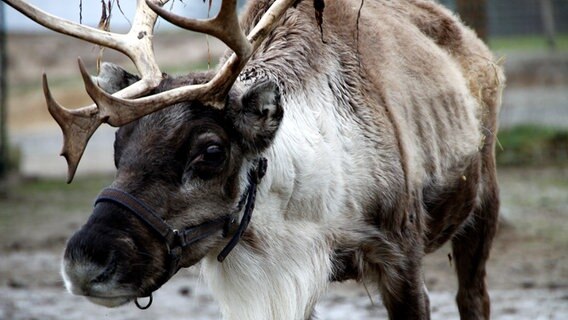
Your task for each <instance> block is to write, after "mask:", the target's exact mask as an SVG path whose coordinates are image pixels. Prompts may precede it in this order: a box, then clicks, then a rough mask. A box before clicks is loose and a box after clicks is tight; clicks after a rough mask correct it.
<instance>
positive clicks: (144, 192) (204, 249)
mask: <svg viewBox="0 0 568 320" xmlns="http://www.w3.org/2000/svg"><path fill="white" fill-rule="evenodd" d="M105 68H106V69H105ZM105 70H106V71H105ZM131 77H132V76H131V75H128V74H126V73H125V72H124V71H122V70H120V69H117V68H116V67H114V66H109V65H106V66H105V67H103V74H102V75H101V81H100V83H102V84H103V88H105V89H106V88H115V87H116V86H117V83H121V84H120V85H119V86H118V87H122V86H125V85H128V84H129V83H128V82H129V81H130V80H128V79H133V80H132V81H135V80H136V78H131ZM207 77H208V75H206V74H193V75H189V76H187V77H183V78H175V79H174V78H167V79H166V80H165V81H164V83H163V84H162V86H161V87H160V89H159V90H167V89H169V88H173V87H179V86H181V85H184V84H189V83H197V82H202V81H203V80H205V79H207ZM125 80H127V81H125ZM122 83H124V84H122ZM105 86H106V87H105ZM107 90H109V91H114V90H115V89H107ZM282 116H283V111H282V107H281V105H280V96H279V93H278V88H277V87H276V85H275V84H273V83H271V82H261V83H257V84H255V85H252V86H251V87H250V88H249V89H248V90H247V91H246V92H245V93H244V94H242V93H241V92H240V90H238V89H233V91H232V92H231V93H230V94H229V96H228V98H227V105H226V108H225V109H224V110H216V109H213V108H211V107H209V106H204V105H202V104H200V103H198V102H193V103H184V104H179V105H176V106H172V107H169V108H166V109H165V110H162V111H160V112H157V113H154V114H151V115H148V116H146V117H144V118H142V119H140V120H138V121H136V122H134V123H131V124H129V125H126V126H124V127H122V128H120V129H119V130H118V131H117V133H116V140H115V143H114V149H115V164H116V167H117V174H116V179H115V181H114V182H113V184H112V186H111V187H113V188H116V189H120V190H123V191H125V192H128V193H130V194H131V195H133V196H135V197H136V198H138V199H139V200H141V201H143V202H144V203H145V204H146V205H148V206H149V207H151V208H152V209H153V210H154V211H155V212H156V213H157V214H158V215H159V216H160V217H161V218H162V219H164V220H165V221H166V222H167V223H168V224H170V225H171V226H173V227H174V228H177V229H183V228H185V227H191V226H196V225H199V224H201V223H204V222H207V221H211V220H214V219H216V218H219V217H221V216H224V215H227V214H229V213H230V212H232V211H233V210H234V208H235V207H236V205H237V203H238V201H239V198H240V195H241V193H242V192H243V190H242V189H243V186H244V184H246V180H245V179H246V178H245V177H246V172H247V170H248V167H249V166H250V162H251V160H252V159H254V158H255V157H256V156H258V155H259V153H260V152H262V151H264V149H266V148H267V147H268V146H269V145H270V143H271V142H272V140H273V138H274V136H275V134H276V131H277V129H278V126H279V124H280V121H281V120H282ZM243 180H245V181H243ZM226 241H227V240H226V239H225V238H223V236H222V230H219V231H218V232H217V233H215V234H214V235H212V236H210V237H207V238H205V239H203V240H200V241H198V242H197V243H195V244H193V245H192V246H190V247H189V248H186V250H185V251H184V252H183V254H182V259H181V266H183V267H187V266H191V265H193V264H195V263H196V262H198V261H199V260H200V259H202V258H203V257H204V256H205V255H206V254H207V253H209V252H211V251H215V253H217V252H218V251H219V250H220V248H222V246H224V245H225V243H226ZM167 255H168V250H167V246H166V245H165V243H164V241H163V240H162V239H161V238H160V237H159V236H158V235H157V234H156V233H155V232H154V231H153V230H152V229H150V228H148V226H146V225H145V224H144V223H143V222H142V221H141V220H140V219H139V218H138V217H137V216H135V215H134V214H132V213H131V212H129V211H128V210H126V209H125V208H123V207H122V206H120V205H118V204H115V203H112V202H101V203H99V204H98V205H97V206H96V207H95V210H94V212H93V214H92V216H91V217H90V219H89V220H88V221H87V223H86V224H85V225H84V226H83V227H82V228H81V229H80V230H79V231H78V232H76V233H75V234H74V235H73V236H72V237H71V239H70V240H69V242H68V245H67V248H66V250H65V255H64V260H63V266H62V274H63V278H64V280H65V283H66V286H67V288H68V289H69V291H71V292H72V293H74V294H78V295H84V296H87V297H88V298H89V299H90V300H91V301H93V302H95V303H98V304H102V305H105V306H109V307H113V306H118V305H121V304H124V303H126V302H128V301H131V300H132V299H134V298H136V297H142V296H147V295H149V294H150V293H151V292H152V291H154V290H156V289H157V288H158V287H159V286H161V285H162V284H163V282H164V281H166V280H167V278H164V274H165V273H167V272H166V270H165V269H166V267H167V266H166V259H167Z"/></svg>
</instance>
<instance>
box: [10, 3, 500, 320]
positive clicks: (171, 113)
mask: <svg viewBox="0 0 568 320" xmlns="http://www.w3.org/2000/svg"><path fill="white" fill-rule="evenodd" d="M4 1H5V2H6V3H8V4H10V5H11V6H13V7H15V8H17V9H18V10H20V11H21V12H23V13H24V14H25V15H27V16H28V17H30V18H31V19H33V20H35V21H36V22H38V23H40V24H42V25H44V26H46V27H48V28H51V29H53V30H55V31H57V32H60V33H64V34H68V35H71V36H74V37H77V38H80V39H83V40H87V41H89V42H92V43H96V44H99V45H102V46H106V47H110V48H113V49H116V50H119V51H121V52H123V53H125V54H126V55H128V56H129V57H130V58H131V59H132V61H133V62H134V64H135V65H136V67H137V69H138V71H139V73H140V75H132V74H129V73H127V72H126V71H124V70H122V69H121V68H120V67H118V66H115V65H111V64H105V65H103V68H102V72H101V73H100V74H99V75H98V76H97V77H91V76H90V75H89V74H88V72H87V71H86V68H85V67H84V65H83V64H82V62H80V63H79V65H80V70H81V73H82V75H83V79H84V81H85V84H86V90H87V92H88V93H89V95H90V96H91V98H92V99H93V100H94V102H95V105H91V106H87V107H83V108H81V109H76V110H68V109H65V108H63V107H62V106H60V105H59V104H58V103H57V102H56V101H55V100H54V98H53V97H52V95H51V93H50V91H49V87H48V85H47V79H46V77H45V75H44V91H45V95H46V99H47V104H48V108H49V110H50V112H51V114H52V115H53V117H54V118H55V119H56V120H57V122H58V123H59V125H60V126H61V128H62V130H63V133H64V140H65V141H64V148H63V152H62V154H63V155H64V156H65V157H66V159H67V162H68V164H69V176H68V180H69V182H70V181H71V179H72V178H73V175H74V174H75V171H76V169H77V165H78V162H79V159H80V158H81V155H82V153H83V150H84V148H85V145H86V143H87V141H88V139H89V137H90V136H91V134H92V133H93V132H94V131H95V130H96V128H97V127H98V126H99V125H100V124H102V123H108V124H110V125H112V126H116V127H120V128H119V129H118V131H117V132H116V140H115V142H114V159H115V164H116V169H117V172H116V177H115V180H114V182H113V183H112V185H111V186H110V187H109V188H107V189H105V190H103V191H102V193H101V194H100V195H99V197H98V198H97V200H96V205H95V207H94V211H93V213H92V215H91V217H90V218H89V220H88V221H87V223H86V224H85V225H84V226H83V227H82V228H81V229H80V230H78V231H77V232H76V233H75V234H74V235H73V236H72V237H71V238H70V239H69V241H68V243H67V247H66V249H65V253H64V258H63V262H62V275H63V279H64V281H65V286H66V287H67V289H68V290H69V291H70V292H71V293H73V294H76V295H82V296H85V297H87V298H88V299H89V300H91V301H92V302H94V303H97V304H100V305H104V306H107V307H115V306H119V305H123V304H125V303H127V302H130V301H133V300H134V301H136V299H137V298H139V297H147V296H150V297H151V294H152V292H154V291H156V290H157V289H158V288H160V286H162V285H163V284H164V283H165V282H167V281H168V280H169V279H170V278H171V277H172V276H173V275H174V274H175V273H176V272H177V271H178V270H179V269H180V268H185V267H190V266H192V265H194V264H196V263H198V262H201V269H202V273H203V274H204V276H205V279H206V280H207V282H208V284H209V286H210V287H211V290H212V291H213V292H214V294H215V296H216V298H217V300H218V301H219V303H220V305H221V310H222V313H223V315H224V318H226V319H308V318H311V317H313V315H314V308H315V305H316V303H317V301H318V298H319V297H320V296H321V295H322V294H323V293H324V292H325V290H326V287H327V286H328V284H329V283H330V282H332V281H345V280H348V279H354V280H357V281H364V282H365V283H367V284H373V285H374V286H376V288H377V289H378V291H379V292H380V294H381V296H382V299H383V302H384V305H385V307H386V309H387V310H388V314H389V318H390V319H428V318H429V300H428V296H427V290H426V287H425V284H424V276H423V274H422V271H421V263H422V262H421V261H422V257H423V256H424V255H425V254H426V253H430V252H432V251H434V250H436V249H438V248H439V247H440V246H441V245H442V244H444V243H445V242H447V241H451V243H452V250H453V251H452V252H453V258H454V264H455V268H456V272H457V276H458V281H459V289H458V293H457V298H456V300H457V304H458V307H459V312H460V317H461V319H488V318H489V317H490V302H489V295H488V292H487V287H486V284H485V273H486V269H485V264H486V261H487V259H488V256H489V251H490V247H491V242H492V239H493V237H494V234H495V231H496V226H497V216H498V210H499V196H498V186H497V180H496V173H495V159H494V145H495V134H496V131H497V115H498V111H499V107H500V99H501V92H502V87H503V79H504V78H503V74H502V70H501V69H500V67H498V66H496V64H495V63H494V62H493V60H494V58H493V56H492V54H491V53H490V51H489V50H488V49H487V47H486V46H485V45H484V44H483V43H482V42H481V41H480V40H479V39H478V38H477V37H476V35H475V34H474V32H472V31H471V30H470V29H468V28H467V27H465V26H463V25H462V24H461V23H460V22H459V20H458V19H457V18H456V17H454V16H453V15H452V14H451V13H450V12H449V11H448V10H446V9H444V8H443V7H441V6H440V5H438V4H436V3H435V2H433V1H428V0H405V1H402V0H397V1H394V0H367V1H364V2H363V1H360V2H359V1H349V0H335V1H329V0H328V1H325V2H324V4H325V8H324V9H323V10H322V8H321V7H317V8H314V4H319V5H321V4H322V2H321V1H315V2H312V1H301V0H300V1H298V0H254V1H249V3H248V4H247V7H246V10H245V12H244V14H243V15H242V17H241V20H240V22H239V19H238V18H237V14H236V0H225V1H223V3H222V7H221V10H220V13H219V15H218V16H217V17H216V18H214V19H211V20H206V21H197V20H192V19H187V18H183V17H179V16H176V15H174V14H172V13H171V12H169V11H167V10H164V9H163V8H162V5H163V4H164V3H165V2H167V1H166V0H162V1H158V0H147V1H143V0H138V4H137V13H136V16H135V19H134V21H133V23H132V29H131V30H130V32H128V33H127V34H113V33H109V32H106V31H101V30H97V29H92V28H89V27H86V26H81V25H77V24H74V23H71V22H68V21H64V20H61V19H58V18H55V17H52V16H50V15H48V14H46V13H44V12H42V11H40V10H38V9H36V8H34V7H32V6H30V5H28V4H26V3H25V2H22V1H20V0H4ZM320 14H322V15H321V16H320ZM158 16H161V17H163V18H164V19H166V20H168V21H171V22H172V23H174V24H176V25H178V26H181V27H183V28H186V29H189V30H195V31H199V32H204V33H207V34H211V35H213V36H215V37H218V38H219V39H221V40H222V41H224V42H225V43H226V44H227V46H228V47H229V48H230V50H228V52H227V54H226V55H225V56H224V57H223V58H222V59H221V67H219V69H218V70H217V72H191V73H189V74H187V75H183V76H177V77H176V76H170V75H166V74H162V72H161V71H160V69H159V67H158V66H157V64H156V62H155V59H154V55H153V51H152V42H151V41H152V37H153V27H154V24H155V22H156V19H157V17H158ZM318 21H319V22H318ZM320 27H321V28H320ZM180 54H183V53H182V52H180ZM253 210H254V214H253ZM141 307H142V306H141Z"/></svg>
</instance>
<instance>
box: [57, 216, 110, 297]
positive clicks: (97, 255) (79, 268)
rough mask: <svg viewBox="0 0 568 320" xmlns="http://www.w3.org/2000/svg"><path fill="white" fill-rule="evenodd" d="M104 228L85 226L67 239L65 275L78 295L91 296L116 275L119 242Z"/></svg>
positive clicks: (67, 281) (69, 287)
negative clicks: (109, 235)
mask: <svg viewBox="0 0 568 320" xmlns="http://www.w3.org/2000/svg"><path fill="white" fill-rule="evenodd" d="M104 231H105V229H104V228H101V227H97V226H91V227H87V226H85V227H83V228H82V229H81V230H79V231H77V232H76V233H75V234H74V235H73V236H72V237H71V239H69V241H68V242H67V247H66V249H65V253H64V256H63V264H62V276H63V279H64V281H65V285H66V287H67V289H68V290H69V291H71V292H72V293H74V294H78V295H90V294H91V293H92V291H93V289H96V288H100V287H101V286H104V285H105V284H106V283H109V282H111V281H112V279H113V278H114V276H115V275H116V272H117V263H118V258H117V254H116V251H115V249H114V248H115V245H114V244H113V242H112V239H109V237H108V236H107V235H105V232H104Z"/></svg>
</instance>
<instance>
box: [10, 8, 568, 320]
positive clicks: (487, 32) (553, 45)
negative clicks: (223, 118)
mask: <svg viewBox="0 0 568 320" xmlns="http://www.w3.org/2000/svg"><path fill="white" fill-rule="evenodd" d="M304 1H307V0H304ZM327 1H332V0H327ZM29 2H30V3H32V4H35V5H37V6H39V7H41V8H44V9H45V10H46V11H48V12H50V13H53V14H55V15H57V16H61V17H65V18H66V19H70V20H73V21H77V22H79V21H81V22H82V23H84V24H87V25H91V26H96V25H97V23H98V20H99V17H100V12H101V1H100V0H82V1H81V0H67V1H64V2H63V1H56V0H35V1H29ZM111 2H113V3H114V1H111ZM245 2H246V1H240V4H241V5H242V4H244V3H245ZM354 2H357V1H356V0H354ZM440 2H441V3H443V4H444V5H446V6H447V7H448V8H450V9H451V10H452V11H454V12H455V13H456V14H457V15H459V16H460V17H461V19H462V20H463V21H464V22H465V23H466V24H467V25H469V26H471V27H472V28H474V29H475V30H476V32H477V33H478V34H479V36H480V37H481V38H483V39H484V40H485V41H486V42H487V43H488V44H489V46H490V47H491V49H492V50H493V51H494V52H495V57H496V61H499V63H502V64H503V65H504V67H505V71H506V76H507V87H506V89H505V94H504V98H503V107H502V112H501V117H500V124H501V125H500V127H501V129H500V133H499V135H498V137H499V146H498V150H497V158H498V163H499V180H500V184H501V196H502V210H501V217H502V219H501V227H500V230H499V233H498V236H497V239H496V240H495V245H494V249H493V252H492V258H491V260H490V263H489V266H488V273H489V274H488V282H489V287H490V289H491V296H492V301H493V308H492V314H493V318H495V319H568V220H567V218H568V0H515V1H510V0H440ZM134 4H135V1H133V0H122V1H121V2H120V7H119V6H118V5H117V3H115V5H114V6H113V11H112V15H113V19H112V22H111V27H112V29H113V30H114V31H124V30H127V29H128V27H129V23H130V19H131V18H132V13H133V9H134ZM218 5H219V1H214V2H213V6H212V8H211V9H209V8H208V6H207V4H206V3H204V1H202V0H184V1H183V2H181V1H176V2H174V3H173V7H172V10H174V11H176V12H177V13H179V14H182V15H187V16H194V17H200V18H203V17H207V16H208V15H209V16H213V15H214V14H215V13H216V11H217V10H218ZM157 33H158V36H157V37H156V40H155V49H156V55H157V58H158V61H159V63H160V65H161V66H162V67H163V70H165V71H166V72H169V73H184V72H187V71H189V70H195V69H207V68H210V67H214V65H215V63H216V61H217V59H218V57H219V55H220V54H221V53H222V52H223V50H224V46H223V45H222V44H220V43H219V42H218V41H217V40H215V39H213V38H210V37H209V38H206V37H203V36H200V35H197V34H194V33H191V32H183V31H180V30H178V29H176V28H175V27H173V26H171V25H169V24H168V23H166V22H164V21H161V22H160V23H159V25H158V31H157ZM98 52H99V50H98V48H96V47H95V46H93V45H90V44H86V43H84V42H82V41H79V40H74V39H71V38H69V37H65V36H61V35H58V34H55V33H53V32H51V31H48V30H45V29H43V28H42V27H39V26H37V25H35V24H34V23H32V22H30V21H28V20H27V19H26V18H25V17H23V16H22V15H21V14H20V13H18V12H16V11H14V10H13V9H11V8H10V7H8V6H7V5H5V4H3V3H2V4H1V5H0V320H8V319H178V318H180V317H184V318H188V319H216V318H218V317H219V311H218V307H217V305H216V303H215V301H213V298H212V297H211V295H210V294H209V292H208V290H207V287H206V285H204V284H203V283H202V282H201V281H200V279H199V274H198V271H197V269H198V268H192V269H190V270H183V272H180V274H178V275H177V276H176V277H175V278H174V279H173V280H172V281H170V282H169V283H168V284H167V285H166V286H164V287H163V288H162V289H160V291H158V292H157V294H156V296H155V301H154V306H153V307H152V308H151V309H149V310H147V311H140V310H137V309H136V308H135V307H134V306H133V305H128V306H124V307H121V308H118V309H112V310H109V309H104V308H101V307H97V306H95V305H93V304H91V303H89V302H87V301H86V300H84V299H82V298H79V297H74V296H71V295H69V294H67V293H65V292H64V289H63V286H62V282H61V280H60V277H59V273H58V272H59V271H58V270H59V260H60V256H61V253H62V250H63V247H64V245H65V241H66V238H67V237H68V236H70V235H71V234H72V232H73V231H74V230H75V229H77V228H78V227H79V226H80V225H81V224H82V223H83V222H84V221H85V220H86V218H87V216H88V214H89V212H90V208H91V205H92V201H93V199H94V197H95V196H96V195H97V193H98V192H99V191H100V190H101V189H102V188H103V187H104V186H106V185H108V184H109V183H110V182H111V181H112V175H113V170H114V166H113V161H112V141H113V138H114V129H113V128H110V127H108V126H103V127H102V128H101V129H102V130H101V129H99V131H97V133H95V135H94V136H93V138H92V139H91V142H90V143H89V146H88V148H87V151H86V153H85V155H84V157H83V160H82V161H81V164H80V166H79V170H78V175H77V177H76V179H75V181H74V182H73V184H71V185H66V184H65V182H64V181H65V173H66V164H65V160H64V159H63V158H61V157H59V156H58V152H59V150H60V148H61V145H62V138H61V133H60V131H59V128H58V127H57V125H56V124H55V122H54V121H53V120H52V119H51V117H50V116H49V114H48V113H47V110H46V108H45V102H44V98H43V94H42V90H41V83H40V76H41V73H42V72H43V71H45V72H46V73H47V75H48V76H49V79H50V85H51V88H52V91H53V93H54V96H55V97H56V99H57V100H58V101H59V102H60V103H61V104H63V105H65V106H80V105H86V104H88V103H90V100H89V99H88V96H87V94H86V93H85V92H84V89H83V84H82V81H81V79H80V76H79V72H78V68H77V65H76V59H77V57H78V56H81V57H82V58H83V60H84V61H85V62H87V66H88V67H89V68H90V70H91V72H93V73H95V61H96V58H97V55H98ZM104 60H106V61H113V62H115V63H119V64H121V65H122V66H124V67H126V68H127V69H130V70H132V71H134V68H133V66H132V64H131V63H130V62H129V61H128V60H127V59H126V58H125V57H124V56H122V55H120V54H116V53H114V52H112V51H110V50H107V51H105V55H104ZM449 252H450V249H449V247H443V248H441V249H440V250H438V251H437V252H436V253H435V254H433V255H431V256H428V257H427V259H426V261H425V266H426V279H427V285H428V289H429V290H430V297H431V307H432V312H433V319H457V318H459V317H458V313H457V308H456V307H455V303H454V302H453V300H454V295H455V292H456V285H455V276H454V275H453V271H452V265H451V261H448V253H449ZM371 296H372V298H371V299H370V298H369V297H368V294H367V293H366V292H365V290H364V289H363V288H362V287H361V286H358V285H355V284H353V283H347V284H341V285H333V286H332V290H331V291H330V293H329V294H328V295H327V296H326V297H325V299H323V301H322V302H321V303H320V304H319V305H318V313H319V316H320V318H321V319H346V318H348V317H349V318H350V319H375V318H377V317H382V318H386V312H385V310H384V308H383V307H382V306H381V303H380V299H379V297H378V295H377V294H372V295H371Z"/></svg>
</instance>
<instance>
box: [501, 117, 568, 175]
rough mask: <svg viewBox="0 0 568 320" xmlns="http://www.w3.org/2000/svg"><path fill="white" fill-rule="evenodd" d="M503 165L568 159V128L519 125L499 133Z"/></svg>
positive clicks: (547, 162)
mask: <svg viewBox="0 0 568 320" xmlns="http://www.w3.org/2000/svg"><path fill="white" fill-rule="evenodd" d="M498 138H499V142H500V144H501V146H502V148H498V149H497V163H498V164H499V165H516V166H519V165H558V164H567V163H568V129H556V128H549V127H539V126H528V125H527V126H519V127H515V128H512V129H507V130H502V131H501V132H500V133H499V134H498Z"/></svg>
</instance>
